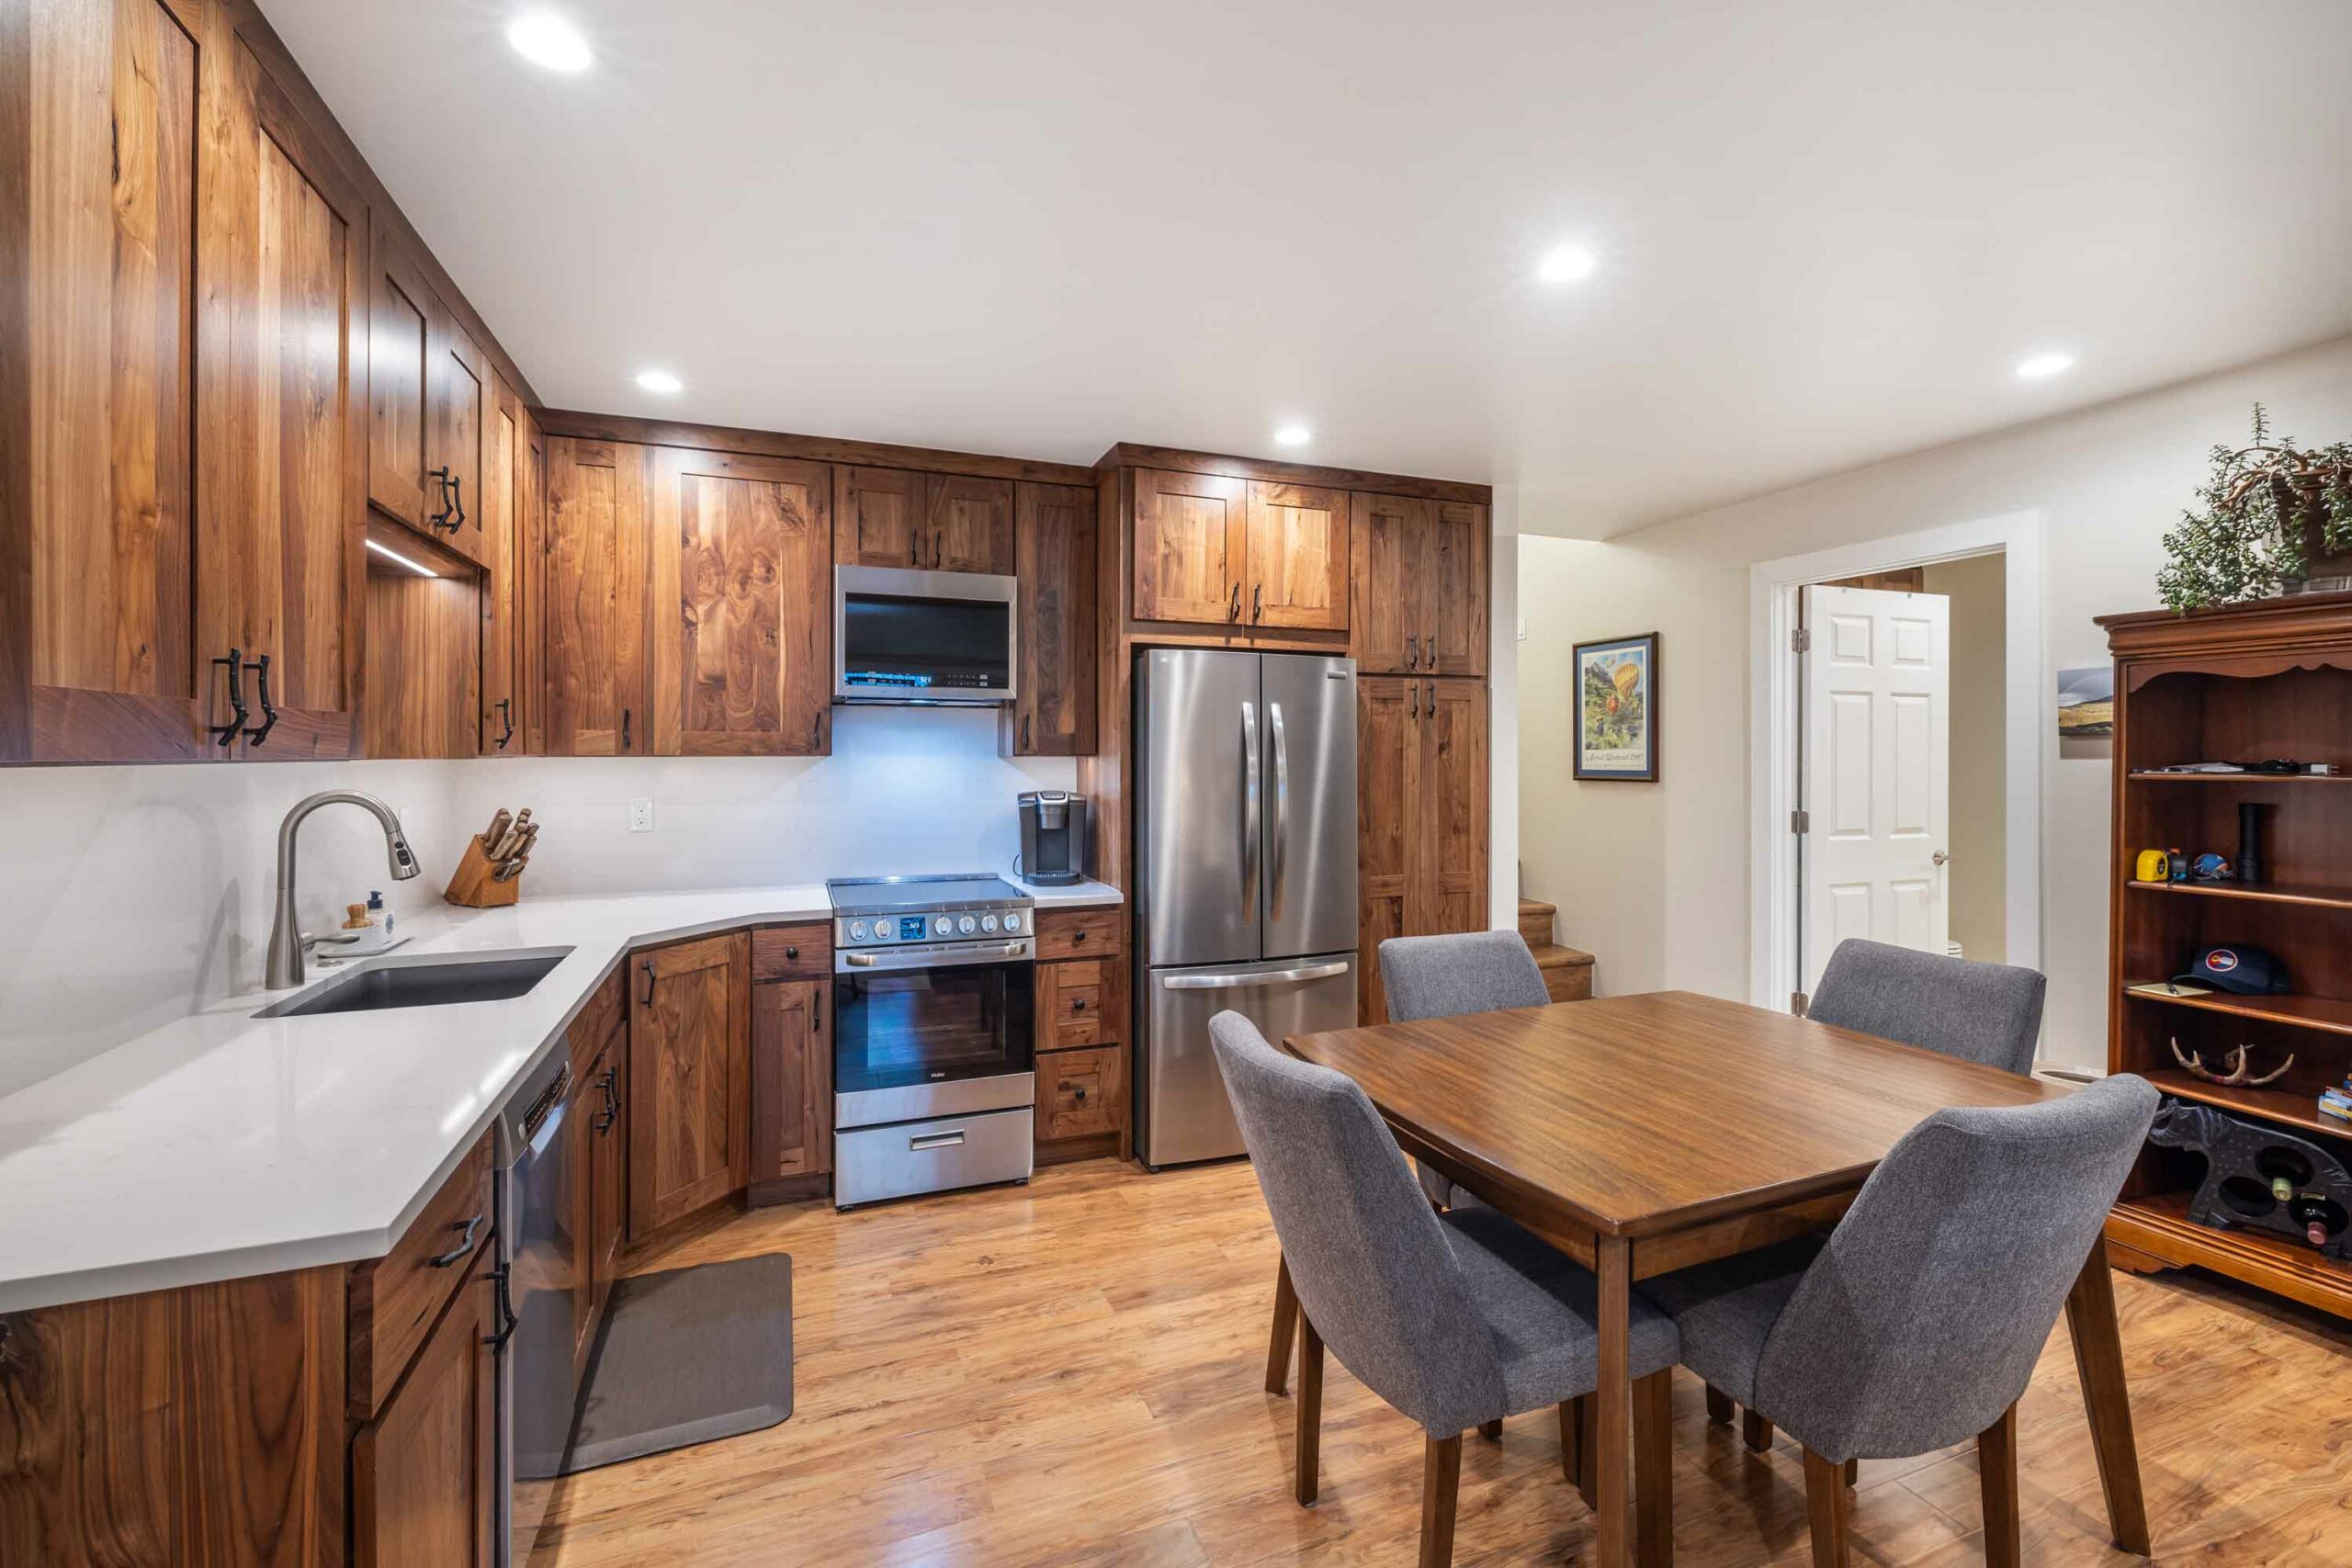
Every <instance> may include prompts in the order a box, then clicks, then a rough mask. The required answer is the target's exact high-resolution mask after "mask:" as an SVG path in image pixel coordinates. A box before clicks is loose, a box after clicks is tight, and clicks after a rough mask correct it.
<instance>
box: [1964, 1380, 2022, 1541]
mask: <svg viewBox="0 0 2352 1568" xmlns="http://www.w3.org/2000/svg"><path fill="white" fill-rule="evenodd" d="M1976 1469H1977V1471H1978V1484H1979V1485H1980V1486H1981V1487H1982V1488H1983V1489H1984V1495H1985V1568H2018V1563H2019V1562H2022V1561H2023V1559H2024V1554H2025V1541H2024V1535H2023V1531H2022V1530H2021V1529H2020V1528H2019V1525H2018V1407H2017V1406H2016V1405H2014V1404H2012V1405H2010V1406H2009V1407H2008V1408H2007V1410H2004V1411H2002V1412H2001V1418H2000V1419H1999V1420H1998V1421H1996V1422H1994V1423H1993V1424H1992V1425H1991V1426H1989V1427H1985V1430H1983V1431H1982V1432H1979V1433H1978V1434H1977V1435H1976Z"/></svg>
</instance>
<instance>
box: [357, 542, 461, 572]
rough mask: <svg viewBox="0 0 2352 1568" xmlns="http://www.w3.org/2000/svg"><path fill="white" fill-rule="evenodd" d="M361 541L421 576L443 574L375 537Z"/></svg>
mask: <svg viewBox="0 0 2352 1568" xmlns="http://www.w3.org/2000/svg"><path fill="white" fill-rule="evenodd" d="M360 542H361V543H362V544H364V545H366V546H367V547H368V548H369V549H371V550H373V551H375V552H376V553H377V554H378V555H379V556H381V557H383V558H385V559H386V560H389V561H398V562H399V563H400V564H401V565H402V566H404V567H406V568H408V569H409V570H411V571H413V572H414V573H416V575H417V576H419V577H438V576H440V575H441V574H440V573H439V572H437V571H435V570H433V569H432V568H431V567H429V566H426V565H425V564H424V562H423V561H413V560H411V559H409V558H408V557H406V556H404V555H402V554H401V553H400V551H398V550H394V549H387V548H386V547H383V546H382V545H379V544H378V543H377V542H376V541H375V540H373V539H363V540H361V541H360Z"/></svg>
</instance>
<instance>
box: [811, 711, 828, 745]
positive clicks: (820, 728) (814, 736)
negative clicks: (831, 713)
mask: <svg viewBox="0 0 2352 1568" xmlns="http://www.w3.org/2000/svg"><path fill="white" fill-rule="evenodd" d="M824 749H825V716H824V715H823V714H818V715H817V716H814V717H813V718H811V719H809V750H811V751H821V750H824Z"/></svg>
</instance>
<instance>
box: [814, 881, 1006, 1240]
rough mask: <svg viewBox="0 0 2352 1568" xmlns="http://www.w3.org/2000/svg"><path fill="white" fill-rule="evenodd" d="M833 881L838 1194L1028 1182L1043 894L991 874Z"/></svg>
mask: <svg viewBox="0 0 2352 1568" xmlns="http://www.w3.org/2000/svg"><path fill="white" fill-rule="evenodd" d="M825 891H826V893H827V894H828V895H829V896H830V897H831V899H832V905H833V1204H834V1206H835V1207H836V1208H843V1209H846V1208H849V1207H852V1206H853V1205H855V1204H859V1203H873V1202H878V1201H881V1200H883V1199H885V1198H904V1197H907V1196H910V1195H911V1194H913V1193H917V1192H944V1191H946V1190H949V1189H951V1188H956V1187H978V1186H982V1185H985V1184H987V1183H989V1182H996V1181H1026V1180H1028V1179H1029V1174H1030V1171H1031V1169H1032V1167H1033V1163H1034V1158H1035V1149H1036V1142H1035V1115H1034V1112H1033V1111H1032V1109H1031V1107H1032V1106H1033V1104H1034V1103H1035V1099H1036V1078H1035V1072H1034V1070H1033V1069H1034V1067H1035V1042H1034V1039H1033V1035H1032V1026H1033V1018H1034V1015H1035V1007H1036V950H1035V935H1034V933H1033V931H1032V924H1033V921H1034V919H1035V908H1034V903H1033V901H1032V900H1031V899H1030V898H1029V897H1027V896H1025V895H1024V894H1023V893H1022V892H1021V891H1020V890H1019V889H1018V888H1016V887H1014V886H1012V885H1011V884H1009V883H1007V882H1005V881H1003V880H1002V879H1001V878H998V877H994V876H989V875H985V874H974V875H969V876H887V877H857V878H842V879H839V880H835V881H831V882H828V883H826V884H825Z"/></svg>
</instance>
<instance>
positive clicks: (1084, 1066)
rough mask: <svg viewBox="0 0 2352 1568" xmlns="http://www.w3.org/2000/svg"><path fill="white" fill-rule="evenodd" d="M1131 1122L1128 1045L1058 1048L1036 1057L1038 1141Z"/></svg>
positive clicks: (1111, 1129)
mask: <svg viewBox="0 0 2352 1568" xmlns="http://www.w3.org/2000/svg"><path fill="white" fill-rule="evenodd" d="M1126 1124H1127V1053H1126V1049H1125V1047H1124V1046H1119V1045H1103V1046H1098V1047H1096V1048H1095V1049H1093V1050H1089V1051H1054V1052H1049V1053H1048V1054H1046V1055H1043V1056H1040V1057H1038V1058H1037V1141H1038V1142H1039V1143H1048V1144H1049V1143H1052V1142H1054V1141H1055V1140H1057V1139H1060V1138H1092V1137H1100V1136H1101V1135H1102V1134H1105V1133H1115V1132H1117V1131H1119V1129H1121V1128H1122V1127H1125V1125H1126Z"/></svg>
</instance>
